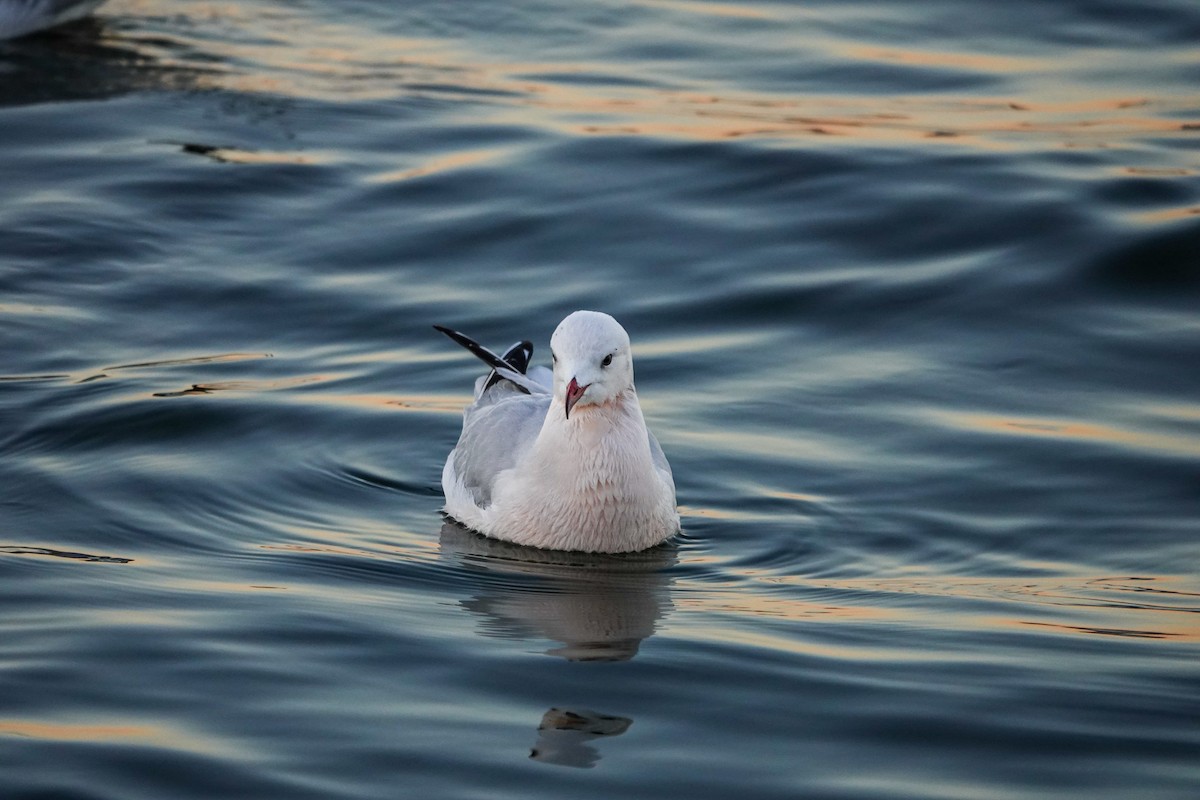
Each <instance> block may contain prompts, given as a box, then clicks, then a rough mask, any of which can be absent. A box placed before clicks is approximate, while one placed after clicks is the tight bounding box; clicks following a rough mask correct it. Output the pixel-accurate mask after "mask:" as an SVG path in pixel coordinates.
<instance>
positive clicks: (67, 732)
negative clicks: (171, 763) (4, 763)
mask: <svg viewBox="0 0 1200 800" xmlns="http://www.w3.org/2000/svg"><path fill="white" fill-rule="evenodd" d="M162 733H163V732H162V731H161V730H160V729H159V728H155V727H153V726H150V725H64V724H57V723H52V722H31V721H28V720H17V719H0V736H22V737H27V738H30V739H49V740H53V741H58V742H92V741H109V740H112V739H140V740H144V741H151V740H154V741H157V740H159V739H160V738H161V736H162Z"/></svg>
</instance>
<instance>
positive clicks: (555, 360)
mask: <svg viewBox="0 0 1200 800" xmlns="http://www.w3.org/2000/svg"><path fill="white" fill-rule="evenodd" d="M550 360H551V361H552V362H554V363H555V364H557V363H558V356H556V355H554V351H553V350H551V351H550Z"/></svg>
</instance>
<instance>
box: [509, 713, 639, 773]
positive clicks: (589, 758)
mask: <svg viewBox="0 0 1200 800" xmlns="http://www.w3.org/2000/svg"><path fill="white" fill-rule="evenodd" d="M632 724H633V720H631V719H628V718H627V717H614V716H610V715H608V714H597V713H596V712H595V711H587V710H584V709H578V710H575V711H570V710H568V709H565V708H552V709H550V710H549V711H547V712H546V713H545V715H543V716H542V724H541V725H538V738H537V744H535V745H534V746H533V750H531V751H530V753H529V757H530V758H532V759H533V760H534V761H541V762H543V763H546V764H558V765H559V766H563V767H583V768H585V769H588V768H591V767H594V766H596V762H598V761H599V760H600V753H599V752H598V751H597V750H596V748H594V747H592V746H591V745H589V744H588V742H589V741H591V740H592V739H598V738H600V737H602V736H620V735H621V734H622V733H624V732H625V731H626V730H628V729H629V726H630V725H632Z"/></svg>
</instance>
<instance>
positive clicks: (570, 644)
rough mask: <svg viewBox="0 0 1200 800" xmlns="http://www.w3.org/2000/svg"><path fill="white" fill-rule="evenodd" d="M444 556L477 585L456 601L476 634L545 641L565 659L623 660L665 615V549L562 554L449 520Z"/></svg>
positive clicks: (668, 559)
mask: <svg viewBox="0 0 1200 800" xmlns="http://www.w3.org/2000/svg"><path fill="white" fill-rule="evenodd" d="M440 544H441V554H442V558H444V559H449V560H452V561H454V562H457V564H458V565H460V566H461V567H462V568H463V569H464V570H465V571H466V572H467V573H468V574H469V575H473V576H474V577H475V578H476V579H477V583H476V587H475V593H474V594H473V596H471V597H469V598H468V599H465V600H463V601H462V605H463V607H464V608H466V609H467V610H468V611H471V612H473V613H475V614H478V615H480V616H481V617H483V619H484V621H483V624H482V626H481V632H482V633H484V634H485V635H492V636H501V637H504V638H511V639H536V638H543V639H550V640H551V641H554V642H556V643H558V644H557V646H555V647H552V648H550V649H548V650H546V653H547V654H549V655H554V656H559V657H561V658H565V659H567V660H568V661H628V660H629V659H631V658H633V657H634V656H635V655H637V652H638V648H639V647H640V646H641V643H642V642H643V641H644V640H645V639H647V638H648V637H650V636H651V635H653V633H654V631H655V630H656V628H657V626H658V623H659V622H660V620H662V619H663V618H664V617H665V616H666V615H667V614H668V613H669V612H670V611H671V598H670V593H669V591H668V590H669V588H670V583H671V578H670V576H669V573H668V570H669V568H670V567H672V566H673V565H674V564H675V563H676V562H677V561H678V548H677V547H676V546H674V545H671V544H669V543H668V544H666V545H661V546H659V547H655V548H652V549H650V550H645V551H642V552H640V553H620V554H605V553H566V552H560V551H555V550H539V549H537V548H533V547H523V546H521V545H515V544H510V543H508V542H501V541H498V540H495V539H488V538H486V537H484V536H480V535H479V534H477V533H474V532H472V531H469V530H467V529H466V528H463V527H462V526H460V525H458V524H457V523H454V522H452V521H449V520H447V521H446V523H445V524H444V525H443V526H442V532H441V540H440Z"/></svg>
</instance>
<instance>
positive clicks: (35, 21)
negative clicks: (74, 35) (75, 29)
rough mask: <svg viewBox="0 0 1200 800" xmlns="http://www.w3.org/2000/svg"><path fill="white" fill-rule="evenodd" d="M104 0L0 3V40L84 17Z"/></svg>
mask: <svg viewBox="0 0 1200 800" xmlns="http://www.w3.org/2000/svg"><path fill="white" fill-rule="evenodd" d="M103 2H104V0H0V39H14V38H16V37H18V36H24V35H25V34H27V33H33V32H34V31H40V30H42V29H43V28H52V27H54V26H55V25H61V24H63V23H64V22H71V21H72V20H76V19H80V18H81V17H86V16H87V15H88V14H90V13H91V12H92V10H93V9H95V8H96V7H97V6H99V5H100V4H101V3H103Z"/></svg>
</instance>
